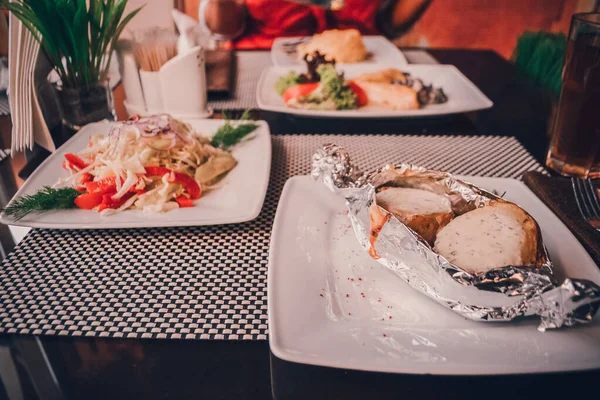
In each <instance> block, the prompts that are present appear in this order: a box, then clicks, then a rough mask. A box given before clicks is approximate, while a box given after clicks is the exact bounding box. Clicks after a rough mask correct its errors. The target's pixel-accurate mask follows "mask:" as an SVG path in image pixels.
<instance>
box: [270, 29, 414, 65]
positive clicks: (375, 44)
mask: <svg viewBox="0 0 600 400" xmlns="http://www.w3.org/2000/svg"><path fill="white" fill-rule="evenodd" d="M302 39H307V40H309V39H310V37H285V38H277V39H275V41H274V42H273V46H272V47H271V60H273V64H274V65H280V66H289V65H304V61H303V60H301V59H299V58H298V55H297V53H296V52H292V53H290V52H286V49H285V47H286V46H285V44H286V43H297V42H298V41H299V40H302ZM363 43H364V44H365V47H366V48H367V51H368V52H369V53H370V55H369V58H368V59H367V60H365V61H363V62H360V63H356V64H375V63H378V64H389V65H395V66H401V65H406V64H408V62H407V61H406V57H404V54H402V52H401V51H400V49H399V48H398V47H397V46H396V45H395V44H394V43H392V42H390V41H389V40H388V39H386V38H385V37H384V36H363ZM338 64H339V63H338ZM346 65H347V64H346Z"/></svg>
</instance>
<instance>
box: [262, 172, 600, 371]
mask: <svg viewBox="0 0 600 400" xmlns="http://www.w3.org/2000/svg"><path fill="white" fill-rule="evenodd" d="M464 179H465V180H468V181H470V182H472V183H475V184H477V185H480V186H482V187H484V188H487V189H490V190H497V191H498V192H500V193H502V192H504V191H506V194H505V198H506V199H508V200H511V201H514V202H516V203H518V204H519V205H521V206H522V207H523V208H524V209H526V210H527V211H528V212H529V213H531V215H532V216H533V217H534V218H536V219H537V221H538V223H539V225H540V226H541V229H542V234H543V238H544V242H545V245H546V246H547V248H548V251H549V253H550V256H551V259H552V260H553V262H554V265H555V267H556V269H557V272H558V274H557V275H559V276H560V275H564V274H565V273H566V274H567V275H569V276H571V277H574V278H585V279H589V280H592V281H594V282H596V283H600V269H598V267H597V266H596V265H595V264H594V262H593V261H592V259H591V258H590V256H589V255H588V254H587V253H586V251H585V250H584V249H583V247H582V246H581V245H580V244H579V242H578V241H577V240H576V239H575V237H574V236H573V235H572V234H571V232H570V231H569V230H568V229H567V227H566V226H564V225H563V224H562V222H561V221H560V220H559V219H558V218H557V217H556V216H555V215H554V214H553V213H552V212H551V211H550V210H549V209H548V208H547V207H546V206H545V205H544V204H543V203H542V202H541V201H540V200H539V199H538V198H537V197H536V196H535V195H534V194H533V193H532V192H531V191H530V190H529V189H528V188H527V187H526V186H525V185H524V184H523V183H522V182H519V181H516V180H513V179H503V178H482V177H465V178H464ZM345 210H346V208H345V204H344V199H343V198H341V197H339V196H336V195H335V194H333V193H332V192H330V191H329V190H328V189H326V188H325V186H324V185H323V184H322V183H320V182H314V181H312V179H311V178H310V177H306V176H303V177H294V178H291V179H289V180H288V181H287V183H286V185H285V187H284V189H283V193H282V195H281V200H280V202H279V206H278V209H277V214H276V216H275V223H274V226H273V231H272V234H271V245H270V258H269V275H268V298H269V302H268V312H269V335H270V336H269V342H270V346H271V350H272V351H273V354H275V356H277V357H279V358H281V359H283V360H287V361H292V362H298V363H306V364H314V365H321V366H328V367H336V368H349V369H357V370H368V371H381V372H394V373H414V374H443V375H479V374H515V373H531V372H549V371H571V370H583V369H592V368H599V367H600V315H596V317H595V318H594V321H593V322H592V323H591V324H590V325H587V326H578V327H573V328H569V329H564V330H548V331H546V332H544V333H542V332H539V331H538V330H537V329H536V327H537V323H538V320H536V319H535V318H531V319H523V320H519V321H513V322H497V323H486V322H475V321H470V320H467V319H465V318H463V317H461V316H460V315H458V314H455V313H454V312H452V311H450V310H448V309H446V308H445V307H443V306H441V305H440V304H438V303H436V302H435V301H433V300H431V299H430V298H428V297H426V296H425V295H423V294H421V293H419V292H417V291H416V290H414V289H412V288H411V287H409V286H408V285H407V284H406V283H404V282H403V281H402V280H401V279H400V278H398V277H397V276H396V275H395V274H394V273H393V272H391V271H390V270H388V269H387V268H385V267H384V266H382V265H380V264H379V263H377V262H376V261H375V260H373V259H372V258H371V257H370V256H369V255H367V254H366V253H365V252H364V251H363V250H362V248H361V247H360V246H359V244H358V242H357V240H356V238H355V236H354V232H353V230H352V228H351V226H350V222H349V220H348V217H347V215H346V213H345Z"/></svg>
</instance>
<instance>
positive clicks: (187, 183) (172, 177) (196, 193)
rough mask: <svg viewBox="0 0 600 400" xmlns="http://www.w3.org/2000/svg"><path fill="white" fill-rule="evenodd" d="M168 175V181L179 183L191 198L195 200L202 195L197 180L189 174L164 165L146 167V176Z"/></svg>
mask: <svg viewBox="0 0 600 400" xmlns="http://www.w3.org/2000/svg"><path fill="white" fill-rule="evenodd" d="M167 174H168V175H169V177H168V181H169V183H181V184H182V185H183V188H184V189H185V191H186V192H187V193H188V194H189V195H190V197H191V198H192V200H197V199H199V198H200V196H201V195H202V190H201V189H200V185H198V182H196V180H195V179H194V178H192V177H191V176H188V175H186V174H182V173H181V172H175V171H172V170H170V169H169V168H165V167H158V166H156V167H146V175H148V176H165V175H167Z"/></svg>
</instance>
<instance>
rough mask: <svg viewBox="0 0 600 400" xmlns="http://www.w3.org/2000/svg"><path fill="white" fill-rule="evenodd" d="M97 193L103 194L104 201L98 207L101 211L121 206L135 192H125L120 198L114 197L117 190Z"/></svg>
mask: <svg viewBox="0 0 600 400" xmlns="http://www.w3.org/2000/svg"><path fill="white" fill-rule="evenodd" d="M95 194H96V193H95ZM97 194H100V196H102V201H101V203H100V206H99V207H98V212H100V211H102V210H106V209H107V208H113V209H116V208H119V207H121V206H122V205H123V204H125V202H126V201H127V200H129V199H130V198H131V196H133V195H134V193H125V194H124V195H123V197H121V198H119V199H113V198H112V197H113V196H114V195H115V194H116V192H107V193H97Z"/></svg>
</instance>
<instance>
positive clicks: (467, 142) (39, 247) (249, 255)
mask: <svg viewBox="0 0 600 400" xmlns="http://www.w3.org/2000/svg"><path fill="white" fill-rule="evenodd" d="M272 143H273V163H272V170H271V178H270V179H271V180H270V184H269V189H268V193H267V197H266V200H265V204H264V206H263V210H262V212H261V214H260V216H259V217H258V218H257V219H256V220H254V221H251V222H248V223H244V224H235V225H225V226H205V227H193V228H160V229H138V230H134V229H126V230H96V231H89V230H79V231H78V230H60V231H59V230H41V229H34V230H32V231H31V232H30V233H29V234H28V235H27V237H26V238H25V239H24V240H23V241H22V242H21V243H20V244H19V246H18V247H17V248H16V250H15V251H14V252H13V253H12V254H11V255H10V256H9V257H8V259H7V260H5V261H4V262H3V263H2V264H1V265H0V333H16V334H36V335H61V336H97V337H132V338H172V339H179V338H185V339H229V340H240V339H241V340H253V339H266V337H267V334H268V332H267V298H266V274H267V258H268V248H269V238H270V232H271V224H272V221H273V217H274V215H275V210H276V208H277V203H278V200H279V195H280V193H281V190H282V188H283V185H284V183H285V181H286V180H287V178H289V177H290V176H294V175H302V174H307V173H309V172H310V166H311V157H312V155H313V153H314V151H315V149H316V148H317V147H318V146H320V145H322V144H324V143H337V144H339V145H342V146H344V147H346V148H347V149H348V150H349V151H350V154H352V156H353V159H354V160H355V161H356V162H357V163H358V165H359V166H361V167H363V168H364V169H367V170H368V169H374V168H377V167H380V166H382V165H384V164H385V163H389V162H411V163H415V164H418V165H422V166H425V167H429V168H435V169H444V170H447V171H451V172H454V173H457V174H471V175H487V176H499V177H513V178H517V177H519V176H520V175H521V174H522V173H523V172H525V171H528V170H542V167H541V165H540V164H538V163H537V162H536V161H535V160H534V159H533V157H532V156H531V155H530V154H529V153H528V152H527V151H526V150H525V149H524V148H523V147H522V146H521V145H520V144H519V143H518V141H517V140H516V139H514V138H502V137H489V136H488V137H462V136H424V137H422V136H393V135H365V136H342V135H294V136H291V135H289V136H288V135H283V136H274V137H273V138H272ZM449 149H451V151H449Z"/></svg>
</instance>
